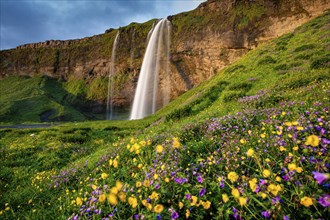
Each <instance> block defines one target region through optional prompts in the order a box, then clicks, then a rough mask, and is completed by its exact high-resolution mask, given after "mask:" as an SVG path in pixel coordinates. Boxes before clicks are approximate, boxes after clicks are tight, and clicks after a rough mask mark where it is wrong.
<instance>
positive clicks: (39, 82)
mask: <svg viewBox="0 0 330 220" xmlns="http://www.w3.org/2000/svg"><path fill="white" fill-rule="evenodd" d="M0 87H1V97H0V105H1V110H0V122H10V123H20V122H40V120H41V119H40V115H41V114H42V113H44V112H46V111H51V110H52V111H54V112H53V113H52V114H51V115H50V116H49V121H57V120H56V118H59V119H60V118H61V119H62V120H63V119H64V120H72V121H75V120H78V121H79V120H80V121H81V120H86V117H85V116H84V115H82V113H80V112H79V111H78V110H76V109H74V108H73V107H72V105H71V104H70V103H69V102H68V101H67V100H70V97H72V98H71V99H74V95H73V94H70V93H68V92H67V91H66V90H65V89H63V87H62V84H61V83H60V82H57V81H56V80H53V79H51V78H48V77H32V78H30V77H25V76H11V77H7V78H5V79H3V80H1V81H0Z"/></svg>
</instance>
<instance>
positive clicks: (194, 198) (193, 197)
mask: <svg viewBox="0 0 330 220" xmlns="http://www.w3.org/2000/svg"><path fill="white" fill-rule="evenodd" d="M197 201H198V198H197V197H196V196H191V206H194V205H196V204H197Z"/></svg>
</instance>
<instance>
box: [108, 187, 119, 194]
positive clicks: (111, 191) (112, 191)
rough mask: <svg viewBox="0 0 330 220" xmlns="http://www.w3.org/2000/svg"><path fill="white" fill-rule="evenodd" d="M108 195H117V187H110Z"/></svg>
mask: <svg viewBox="0 0 330 220" xmlns="http://www.w3.org/2000/svg"><path fill="white" fill-rule="evenodd" d="M110 193H111V194H114V195H117V193H118V189H117V187H115V186H114V187H112V188H111V189H110Z"/></svg>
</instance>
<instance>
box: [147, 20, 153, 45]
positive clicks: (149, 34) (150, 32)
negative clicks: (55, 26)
mask: <svg viewBox="0 0 330 220" xmlns="http://www.w3.org/2000/svg"><path fill="white" fill-rule="evenodd" d="M154 28H155V22H154V23H152V27H151V29H150V31H149V32H148V35H147V41H146V45H147V46H148V43H149V40H150V37H151V34H152V32H153V31H154Z"/></svg>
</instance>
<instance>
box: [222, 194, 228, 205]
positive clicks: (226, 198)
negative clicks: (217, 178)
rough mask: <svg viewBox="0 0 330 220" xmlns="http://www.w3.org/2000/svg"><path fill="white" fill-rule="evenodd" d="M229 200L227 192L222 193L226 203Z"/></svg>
mask: <svg viewBox="0 0 330 220" xmlns="http://www.w3.org/2000/svg"><path fill="white" fill-rule="evenodd" d="M228 200H229V198H228V196H227V194H225V193H224V194H222V201H223V202H224V203H227V202H228Z"/></svg>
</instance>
